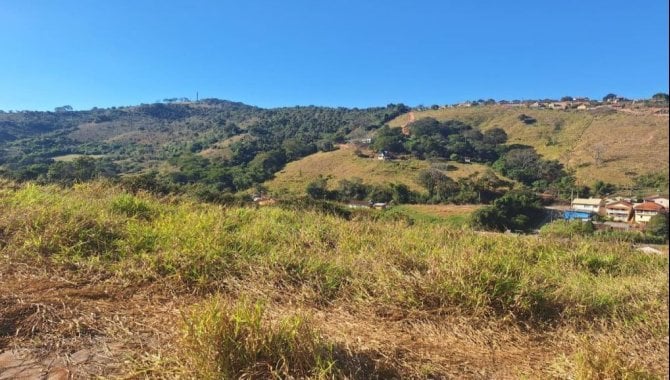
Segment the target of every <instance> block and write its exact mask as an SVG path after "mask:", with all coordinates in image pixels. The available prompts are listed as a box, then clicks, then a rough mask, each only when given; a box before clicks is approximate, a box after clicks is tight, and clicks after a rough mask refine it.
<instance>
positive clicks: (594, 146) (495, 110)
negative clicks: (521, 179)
mask: <svg viewBox="0 0 670 380" xmlns="http://www.w3.org/2000/svg"><path fill="white" fill-rule="evenodd" d="M413 114H414V117H415V118H416V119H417V120H418V119H421V118H424V117H432V118H435V119H437V120H440V121H444V120H450V119H454V120H460V121H463V122H465V123H468V124H470V125H472V126H474V127H478V128H480V129H482V130H486V129H489V128H493V127H500V128H503V129H504V130H505V132H507V134H508V136H509V140H508V144H523V145H529V146H532V147H534V148H535V149H536V150H537V152H538V153H540V154H542V155H543V156H544V157H545V158H547V159H558V160H560V161H561V162H562V163H563V164H564V165H565V166H566V167H567V168H569V169H574V170H575V171H576V177H577V179H578V181H579V183H581V184H585V185H589V186H591V185H592V184H593V182H595V181H596V180H602V181H606V182H611V183H615V184H629V183H630V182H631V178H632V176H634V175H639V174H646V173H650V172H653V173H658V172H667V171H668V168H669V161H668V154H669V147H670V143H669V137H668V136H669V132H668V116H667V114H666V115H649V114H646V115H636V114H631V113H625V112H617V111H614V110H611V109H604V108H603V109H595V110H584V111H582V110H570V111H561V110H534V109H529V108H526V107H504V106H478V107H461V108H444V109H438V110H427V111H420V112H418V111H415V112H413ZM522 114H525V115H527V116H530V117H532V118H534V119H535V120H536V122H535V123H533V124H525V123H524V122H522V121H521V120H519V116H520V115H522ZM409 117H410V116H409V114H405V115H401V116H399V117H397V118H396V119H394V120H392V121H391V122H390V123H389V124H390V125H391V126H393V127H402V126H404V125H406V124H407V123H408V122H409ZM596 155H598V156H599V160H598V161H599V162H596V158H595V157H596Z"/></svg>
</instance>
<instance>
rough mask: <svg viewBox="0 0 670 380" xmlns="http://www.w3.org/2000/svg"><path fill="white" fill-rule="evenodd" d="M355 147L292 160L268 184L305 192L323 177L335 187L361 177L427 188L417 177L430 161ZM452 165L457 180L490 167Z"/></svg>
mask: <svg viewBox="0 0 670 380" xmlns="http://www.w3.org/2000/svg"><path fill="white" fill-rule="evenodd" d="M355 150H356V148H355V147H353V146H351V145H348V144H343V145H340V146H339V149H337V150H334V151H331V152H319V153H315V154H312V155H309V156H307V157H304V158H302V159H300V160H298V161H294V162H290V163H288V164H287V165H286V167H285V168H284V169H282V170H281V171H279V172H278V173H277V174H276V175H275V178H273V179H271V180H269V181H268V182H266V183H265V185H266V186H267V187H268V189H269V190H271V191H274V192H283V191H288V192H291V193H294V194H303V193H304V192H305V188H306V187H307V184H308V183H310V182H312V181H314V180H315V179H317V178H318V177H319V176H323V177H325V178H328V179H329V181H330V186H332V187H335V186H337V182H338V181H339V180H341V179H348V180H351V179H352V178H360V179H362V180H363V182H364V183H366V184H388V183H402V184H405V185H407V186H408V187H409V188H410V189H411V190H414V191H424V189H423V188H422V187H421V185H420V184H419V182H418V181H417V178H418V174H419V172H420V171H421V170H422V169H427V168H429V167H430V162H429V161H426V160H418V159H415V158H408V159H397V160H386V161H382V160H378V159H377V158H376V156H375V154H373V153H372V152H368V154H369V157H359V156H357V155H356V153H355ZM450 164H451V165H453V166H454V167H455V168H456V170H453V171H448V172H447V175H448V176H449V177H451V178H454V179H458V178H461V177H466V176H468V175H471V174H474V173H475V172H478V173H484V172H485V171H486V169H487V167H486V166H485V165H481V164H460V163H450Z"/></svg>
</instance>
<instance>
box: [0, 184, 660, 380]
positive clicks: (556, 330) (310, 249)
mask: <svg viewBox="0 0 670 380" xmlns="http://www.w3.org/2000/svg"><path fill="white" fill-rule="evenodd" d="M374 219H376V218H372V215H371V214H367V213H363V214H360V215H358V216H354V217H353V218H352V219H351V220H345V219H342V218H340V217H337V216H333V215H325V214H321V213H317V212H314V211H305V210H292V209H282V208H274V207H267V208H260V209H256V208H240V207H222V206H212V205H204V204H199V203H194V202H192V201H188V200H185V199H180V198H174V197H170V198H163V199H157V198H153V197H150V196H147V195H143V194H139V195H131V194H126V193H124V192H122V191H121V190H119V189H117V188H114V187H109V186H107V185H104V184H100V183H90V184H85V185H77V186H75V187H73V188H70V189H63V188H59V187H55V186H50V187H41V186H35V185H31V184H27V185H17V184H14V183H9V182H2V183H0V288H1V289H3V291H2V292H0V327H1V328H0V355H2V358H3V360H2V361H0V363H15V366H14V369H13V370H15V369H16V368H24V369H26V371H28V370H29V369H30V368H33V369H34V368H37V370H39V371H41V370H44V371H52V372H53V371H56V370H59V368H61V367H63V368H68V369H69V370H70V371H72V372H73V375H74V376H75V377H82V378H91V377H98V376H100V377H105V378H109V377H116V376H118V377H123V378H140V377H142V378H144V377H168V378H179V377H189V378H193V377H196V378H205V379H207V378H238V377H253V378H272V377H274V378H287V377H296V378H305V377H309V378H331V377H335V378H344V377H347V378H354V379H370V378H384V379H385V378H553V377H556V378H577V379H592V378H663V377H667V375H668V362H667V355H668V345H667V335H668V320H667V313H668V281H667V278H668V256H667V252H666V253H664V254H660V255H647V254H643V253H640V252H639V251H636V250H634V248H633V247H631V246H630V245H629V244H618V243H603V242H595V241H589V240H585V239H582V238H574V239H569V240H562V239H549V238H543V237H536V236H508V235H499V234H480V233H476V232H473V231H469V230H464V229H460V228H459V229H454V228H452V227H449V226H448V225H444V224H438V223H425V224H420V225H414V226H408V225H407V224H406V223H405V222H404V221H399V222H394V221H381V220H374ZM10 349H13V350H11V351H10ZM17 355H18V356H17ZM19 356H20V357H19ZM16 363H18V364H16ZM2 365H5V364H0V366H2ZM31 366H32V367H31ZM4 370H8V369H7V367H4V368H0V373H3V372H2V371H4ZM5 373H6V372H5Z"/></svg>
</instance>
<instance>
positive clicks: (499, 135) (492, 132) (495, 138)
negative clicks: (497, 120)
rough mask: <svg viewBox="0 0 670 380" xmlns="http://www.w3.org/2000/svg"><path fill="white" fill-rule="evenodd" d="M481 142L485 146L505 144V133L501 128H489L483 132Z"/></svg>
mask: <svg viewBox="0 0 670 380" xmlns="http://www.w3.org/2000/svg"><path fill="white" fill-rule="evenodd" d="M483 135H484V137H483V140H484V142H485V143H486V144H492V145H499V144H504V143H506V142H507V132H505V130H504V129H502V128H498V127H496V128H491V129H489V130H486V131H484V134H483Z"/></svg>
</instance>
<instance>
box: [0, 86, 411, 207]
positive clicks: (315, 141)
mask: <svg viewBox="0 0 670 380" xmlns="http://www.w3.org/2000/svg"><path fill="white" fill-rule="evenodd" d="M407 110H408V108H407V107H405V106H404V105H402V104H400V105H394V104H390V105H388V106H387V107H379V108H369V109H346V108H326V107H314V106H309V107H293V108H277V109H269V110H266V109H260V108H257V107H251V106H247V105H244V104H241V103H232V102H227V101H220V100H215V99H209V100H203V101H201V102H198V103H168V104H164V103H156V104H148V105H142V106H139V107H124V108H118V109H117V108H112V109H107V110H99V109H93V110H91V111H79V112H72V111H67V110H60V111H59V112H53V113H52V112H16V113H1V114H0V131H2V139H0V173H3V172H4V175H5V176H6V177H9V178H11V179H15V180H37V181H39V182H42V183H53V182H55V183H63V184H70V183H72V182H75V181H86V180H89V179H91V178H99V177H113V176H116V175H118V174H132V173H143V172H146V171H147V170H151V169H159V166H160V164H161V163H165V162H167V163H169V164H170V166H171V169H170V170H167V171H166V170H163V171H159V172H156V173H155V174H153V176H154V177H156V178H154V180H155V181H157V182H161V183H162V184H163V187H164V188H166V189H168V190H170V191H175V190H180V191H183V190H188V191H192V192H194V193H197V194H200V193H205V194H211V193H221V192H224V193H233V192H236V191H239V190H244V189H248V188H250V187H252V186H253V185H254V184H260V183H262V182H263V181H265V180H267V179H268V178H270V177H271V176H272V175H273V174H274V173H275V172H277V171H278V170H279V169H281V168H282V167H283V166H284V164H285V163H286V162H289V161H293V160H296V159H299V158H301V157H304V156H306V155H309V154H312V153H314V152H316V151H318V150H329V149H333V147H334V144H336V143H341V142H344V141H345V139H346V138H347V136H348V135H349V134H350V133H352V132H355V131H359V130H363V131H365V130H371V129H376V128H379V127H380V126H381V125H382V124H383V123H385V122H387V121H389V120H391V119H393V118H394V117H396V116H398V115H399V114H400V113H403V112H406V111H407ZM110 130H113V131H114V132H109V131H110ZM118 130H121V131H122V132H126V133H125V134H124V133H119V131H118ZM86 133H88V134H90V136H89V135H87V134H86ZM105 133H108V134H109V136H107V135H105ZM124 136H131V137H132V138H131V137H127V139H126V140H124V139H123V138H124ZM154 136H155V137H157V138H156V139H153V138H152V137H154ZM233 137H237V138H236V139H235V141H233V142H231V143H230V144H229V149H230V154H229V156H228V157H223V158H218V159H216V158H208V157H206V156H203V155H201V154H200V152H202V151H204V150H205V149H207V148H209V147H212V146H215V145H216V144H218V143H221V142H224V141H227V140H228V139H231V138H233ZM67 154H84V155H101V156H104V158H102V159H100V160H97V161H101V162H100V163H98V164H93V163H92V161H90V160H84V159H77V160H75V162H54V160H53V158H54V157H56V156H61V155H67ZM89 166H92V168H89ZM136 184H138V183H136Z"/></svg>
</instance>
